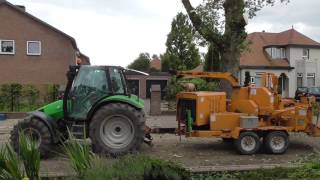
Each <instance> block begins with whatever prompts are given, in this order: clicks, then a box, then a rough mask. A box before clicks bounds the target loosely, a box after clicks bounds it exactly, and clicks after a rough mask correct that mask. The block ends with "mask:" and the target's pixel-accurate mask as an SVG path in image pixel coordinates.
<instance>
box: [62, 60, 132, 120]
mask: <svg viewBox="0 0 320 180" xmlns="http://www.w3.org/2000/svg"><path fill="white" fill-rule="evenodd" d="M70 71H73V72H70ZM70 71H69V74H73V75H74V77H71V79H70V80H69V81H70V85H71V86H70V85H69V86H70V88H69V89H68V88H67V90H66V93H67V96H66V98H67V102H68V103H67V113H66V114H67V115H68V118H72V119H82V120H85V119H86V118H87V114H88V113H89V111H90V110H91V108H92V107H93V106H94V105H95V104H96V103H97V102H99V101H100V100H102V99H104V98H106V97H108V96H112V95H127V94H128V93H127V89H126V82H125V78H124V75H123V71H124V69H123V68H121V67H113V66H79V67H75V68H70ZM68 91H69V92H68Z"/></svg>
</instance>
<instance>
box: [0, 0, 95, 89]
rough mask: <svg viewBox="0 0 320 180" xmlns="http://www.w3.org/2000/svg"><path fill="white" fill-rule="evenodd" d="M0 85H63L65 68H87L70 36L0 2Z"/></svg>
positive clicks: (87, 62)
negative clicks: (79, 66)
mask: <svg viewBox="0 0 320 180" xmlns="http://www.w3.org/2000/svg"><path fill="white" fill-rule="evenodd" d="M0 27H1V28H0V84H4V83H12V82H15V83H20V84H39V85H40V84H60V85H63V84H65V83H66V77H65V74H66V71H67V69H68V66H69V65H72V64H75V63H76V60H77V59H81V60H82V63H83V64H90V60H89V58H88V57H87V56H86V55H84V54H82V53H81V52H80V51H79V49H78V47H77V44H76V41H75V39H74V38H72V37H71V36H69V35H67V34H65V33H64V32H62V31H60V30H58V29H56V28H54V27H52V26H51V25H49V24H47V23H45V22H43V21H42V20H40V19H38V18H36V17H34V16H33V15H31V14H29V13H27V12H26V10H25V7H24V6H16V5H13V4H11V3H9V2H8V1H5V0H0Z"/></svg>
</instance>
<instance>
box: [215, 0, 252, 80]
mask: <svg viewBox="0 0 320 180" xmlns="http://www.w3.org/2000/svg"><path fill="white" fill-rule="evenodd" d="M223 7H224V12H225V32H224V34H223V38H224V49H223V52H222V53H223V54H222V56H221V58H222V59H221V62H222V63H223V65H222V68H223V69H222V71H225V72H226V71H228V72H231V73H232V74H234V75H237V73H238V72H239V64H240V55H241V45H242V44H243V42H244V41H245V38H246V35H247V34H246V32H245V26H246V23H245V20H244V18H243V13H244V1H243V0H225V2H224V4H223Z"/></svg>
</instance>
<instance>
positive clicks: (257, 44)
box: [240, 28, 320, 97]
mask: <svg viewBox="0 0 320 180" xmlns="http://www.w3.org/2000/svg"><path fill="white" fill-rule="evenodd" d="M247 39H248V41H249V42H250V43H249V50H248V51H246V52H244V53H243V54H242V55H241V58H240V69H241V71H240V81H241V83H242V84H243V82H244V80H245V72H246V71H248V72H250V75H251V76H252V77H254V81H255V83H256V85H257V86H259V85H260V83H261V74H262V73H264V72H273V73H275V74H277V75H278V76H279V87H280V90H281V92H282V96H284V97H294V94H295V91H296V89H297V87H307V86H308V87H311V86H320V79H319V77H320V43H318V42H316V41H314V40H312V39H310V38H308V37H307V36H305V35H303V34H301V33H299V32H298V31H296V30H295V29H293V28H292V29H289V30H287V31H283V32H280V33H267V32H255V33H251V34H249V35H248V37H247Z"/></svg>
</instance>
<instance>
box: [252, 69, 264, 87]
mask: <svg viewBox="0 0 320 180" xmlns="http://www.w3.org/2000/svg"><path fill="white" fill-rule="evenodd" d="M263 74H264V72H256V75H255V77H254V83H255V84H256V87H261V77H262V75H263Z"/></svg>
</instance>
